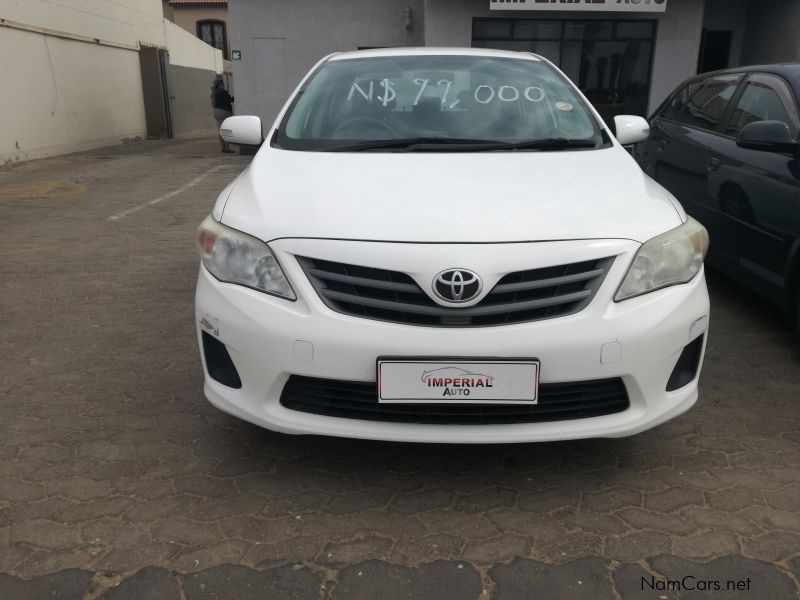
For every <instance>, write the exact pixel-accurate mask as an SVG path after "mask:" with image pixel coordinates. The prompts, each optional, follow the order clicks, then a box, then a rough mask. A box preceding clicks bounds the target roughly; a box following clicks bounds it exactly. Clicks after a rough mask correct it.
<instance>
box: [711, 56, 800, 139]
mask: <svg viewBox="0 0 800 600" xmlns="http://www.w3.org/2000/svg"><path fill="white" fill-rule="evenodd" d="M761 78H763V79H766V80H767V81H761V82H760V83H761V84H762V85H765V86H767V87H768V88H769V89H771V90H772V91H774V92H775V93H776V94H777V95H778V98H780V99H781V100H784V101H785V100H789V101H790V103H791V105H792V106H791V108H793V109H794V114H795V117H796V118H795V131H796V133H795V134H794V137H795V140H798V139H800V103H798V101H797V96H796V94H795V93H794V89H793V88H792V86H791V84H790V83H789V82H788V81H787V80H786V78H785V77H783V76H782V75H779V74H777V73H769V72H767V71H750V72H749V73H746V76H745V77H744V78H743V79H742V82H741V84H740V89H738V90H736V93H735V94H734V96H733V97H732V98H731V102H730V106H729V107H728V108H727V109H726V113H727V114H726V115H725V120H724V122H722V121H721V122H720V124H721V125H724V127H725V128H724V130H723V133H721V135H722V136H723V137H726V138H729V139H734V140H735V139H736V137H737V135H738V132H737V134H736V135H730V134H729V133H728V127H729V125H730V121H731V119H732V118H733V113H734V111H735V110H736V107H737V106H738V105H739V102H740V101H741V99H742V96H744V93H745V92H746V91H747V87H748V86H749V85H750V82H751V81H753V80H756V83H759V82H758V80H759V79H761ZM769 79H773V80H774V81H777V82H778V83H780V84H782V85H783V86H784V92H785V93H781V91H780V89H779V88H777V87H773V85H771V82H770V81H769ZM734 100H735V102H734ZM784 107H785V106H784ZM787 113H789V115H790V116H791V111H790V110H787Z"/></svg>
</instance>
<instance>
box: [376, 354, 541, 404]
mask: <svg viewBox="0 0 800 600" xmlns="http://www.w3.org/2000/svg"><path fill="white" fill-rule="evenodd" d="M539 368H540V365H539V361H538V360H535V359H525V360H502V359H498V360H475V361H470V360H464V359H457V360H451V361H450V360H435V359H431V360H424V359H422V360H413V359H408V360H403V359H378V402H380V403H382V404H383V403H385V404H439V403H442V404H536V403H537V394H538V389H539Z"/></svg>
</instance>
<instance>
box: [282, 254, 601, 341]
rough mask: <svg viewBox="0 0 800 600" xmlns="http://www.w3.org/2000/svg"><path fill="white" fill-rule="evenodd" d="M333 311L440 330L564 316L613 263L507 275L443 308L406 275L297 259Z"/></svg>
mask: <svg viewBox="0 0 800 600" xmlns="http://www.w3.org/2000/svg"><path fill="white" fill-rule="evenodd" d="M297 260H298V262H299V263H300V266H301V267H302V268H303V270H304V271H305V273H306V275H307V276H308V278H309V280H310V281H311V284H312V285H313V286H314V289H315V290H316V291H317V293H318V294H319V296H320V298H322V301H323V302H324V303H325V304H326V305H327V306H328V307H329V308H331V309H332V310H335V311H336V312H339V313H344V314H346V315H355V316H358V317H364V318H367V319H378V320H381V321H392V322H394V323H407V324H409V325H428V326H439V327H486V326H491V325H509V324H512V323H524V322H528V321H539V320H541V319H552V318H555V317H563V316H565V315H570V314H573V313H576V312H578V311H581V310H583V309H584V308H586V306H587V305H588V304H589V302H591V301H592V298H594V295H595V293H596V292H597V290H598V289H599V288H600V285H601V284H602V283H603V279H604V278H605V276H606V273H608V269H609V268H610V267H611V263H613V262H614V258H613V257H610V258H601V259H597V260H589V261H584V262H579V263H572V264H567V265H558V266H555V267H545V268H541V269H531V270H529V271H517V272H515V273H509V274H507V275H505V276H504V277H503V278H502V279H501V280H500V281H499V282H498V283H497V285H495V286H494V288H492V290H491V291H490V292H489V293H488V294H487V295H486V297H484V298H483V299H482V300H481V301H480V302H479V303H478V304H476V305H475V306H471V307H468V308H458V307H453V308H449V307H445V306H440V305H439V304H437V303H436V302H434V301H433V299H432V298H431V297H430V296H428V294H426V293H425V292H423V291H422V289H421V288H420V287H419V286H418V285H417V283H416V282H415V281H414V280H413V279H412V278H411V277H410V276H409V275H407V274H405V273H401V272H398V271H389V270H386V269H375V268H372V267H363V266H359V265H349V264H345V263H338V262H331V261H329V260H321V259H318V258H306V257H302V256H298V257H297Z"/></svg>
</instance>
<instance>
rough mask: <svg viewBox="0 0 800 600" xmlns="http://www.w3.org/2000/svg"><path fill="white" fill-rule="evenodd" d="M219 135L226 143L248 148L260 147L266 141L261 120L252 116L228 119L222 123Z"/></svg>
mask: <svg viewBox="0 0 800 600" xmlns="http://www.w3.org/2000/svg"><path fill="white" fill-rule="evenodd" d="M219 135H220V136H221V137H222V139H223V140H225V141H226V142H230V143H232V144H244V145H246V146H258V145H259V144H261V142H263V141H264V135H263V134H262V133H261V119H260V118H259V117H255V116H252V115H246V116H241V117H228V118H227V119H225V120H224V121H223V122H222V126H221V127H220V128H219Z"/></svg>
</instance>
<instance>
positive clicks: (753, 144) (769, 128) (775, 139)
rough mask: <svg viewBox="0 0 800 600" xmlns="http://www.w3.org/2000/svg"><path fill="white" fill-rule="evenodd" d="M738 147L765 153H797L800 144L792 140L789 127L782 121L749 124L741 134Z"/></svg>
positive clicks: (743, 128) (737, 140)
mask: <svg viewBox="0 0 800 600" xmlns="http://www.w3.org/2000/svg"><path fill="white" fill-rule="evenodd" d="M736 145H737V146H739V147H741V148H747V149H749V150H762V151H763V152H797V151H798V150H800V143H798V142H797V141H795V140H794V138H792V132H791V131H789V126H788V125H787V124H786V123H784V122H782V121H756V122H755V123H748V124H747V125H745V126H744V127H742V130H741V131H740V132H739V135H738V136H737V138H736Z"/></svg>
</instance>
